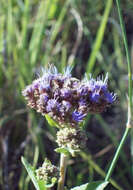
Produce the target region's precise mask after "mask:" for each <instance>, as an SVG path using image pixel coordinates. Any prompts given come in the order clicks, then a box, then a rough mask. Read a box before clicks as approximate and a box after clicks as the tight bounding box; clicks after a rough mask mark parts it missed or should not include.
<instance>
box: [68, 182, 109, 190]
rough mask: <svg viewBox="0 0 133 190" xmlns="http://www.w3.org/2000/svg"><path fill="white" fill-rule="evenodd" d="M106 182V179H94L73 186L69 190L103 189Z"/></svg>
mask: <svg viewBox="0 0 133 190" xmlns="http://www.w3.org/2000/svg"><path fill="white" fill-rule="evenodd" d="M108 183H109V182H108V181H106V182H105V181H95V182H91V183H86V184H83V185H80V186H77V187H74V188H72V189H71V190H103V189H104V188H105V187H106V186H107V185H108Z"/></svg>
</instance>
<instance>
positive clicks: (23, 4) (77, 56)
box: [0, 0, 133, 190]
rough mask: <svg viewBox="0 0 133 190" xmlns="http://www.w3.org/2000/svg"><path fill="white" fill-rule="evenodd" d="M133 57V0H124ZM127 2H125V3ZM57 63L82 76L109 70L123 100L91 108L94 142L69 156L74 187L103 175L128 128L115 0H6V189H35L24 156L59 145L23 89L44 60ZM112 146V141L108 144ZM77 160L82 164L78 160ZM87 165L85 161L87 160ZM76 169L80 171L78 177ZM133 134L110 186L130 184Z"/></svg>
mask: <svg viewBox="0 0 133 190" xmlns="http://www.w3.org/2000/svg"><path fill="white" fill-rule="evenodd" d="M121 2H122V10H123V14H124V20H125V24H126V29H127V36H128V40H129V48H130V51H131V58H132V59H133V56H132V55H133V48H132V42H131V41H132V33H133V32H132V27H133V21H132V20H133V13H132V10H133V2H132V0H128V1H124V0H123V1H121ZM125 2H126V3H125ZM49 62H50V63H53V64H55V65H56V66H57V67H58V69H59V70H60V72H61V71H62V70H63V68H64V67H65V66H66V65H68V64H71V65H73V66H74V69H73V75H74V76H76V77H78V78H81V77H82V76H83V74H84V73H85V72H86V73H87V74H89V72H91V73H92V75H93V76H97V75H99V74H101V75H102V74H103V75H104V76H105V74H106V72H108V73H109V85H110V90H113V91H115V93H117V94H118V100H117V104H116V105H114V106H113V107H112V108H109V109H108V110H107V112H105V113H103V114H102V115H101V116H100V115H96V116H94V115H90V116H89V117H88V119H87V121H86V124H85V129H86V131H87V133H88V143H87V148H86V150H85V151H84V152H83V154H81V155H80V156H78V157H77V158H76V159H75V160H74V159H70V165H69V168H68V174H67V184H68V186H69V187H71V186H74V185H80V184H81V183H82V182H87V181H88V180H89V181H92V180H94V179H99V178H103V177H104V175H105V173H104V172H106V171H107V168H108V166H109V163H110V162H111V160H112V156H113V153H114V150H115V148H116V146H117V144H118V141H119V140H120V137H121V134H122V132H123V130H124V127H125V126H124V125H125V122H126V114H127V101H126V94H127V65H126V58H125V54H124V48H123V42H122V37H121V30H120V26H119V20H118V15H117V10H116V6H115V4H113V1H112V0H103V1H102V2H101V1H100V0H95V1H91V0H84V2H83V1H81V0H77V1H76V0H62V1H61V0H45V1H44V0H40V1H39V0H24V1H23V0H7V1H5V0H1V1H0V142H1V146H0V150H1V153H2V154H1V156H0V168H1V169H0V189H2V190H4V189H6V190H8V189H14V190H17V189H19V190H28V189H32V188H33V187H32V185H31V184H30V181H29V178H28V177H27V174H26V172H25V170H24V168H23V167H22V165H21V163H20V156H21V155H23V154H24V155H25V157H27V159H28V160H29V162H31V163H33V165H34V166H36V165H37V166H38V165H39V164H41V163H42V161H43V159H44V157H46V156H47V157H48V158H49V159H51V160H52V161H53V162H54V163H56V164H58V159H59V155H57V154H56V153H54V152H53V149H54V148H55V147H56V144H55V140H54V138H55V131H56V129H55V128H51V127H49V126H48V124H47V123H46V121H45V119H44V118H42V116H40V115H39V114H37V113H35V112H34V111H31V110H29V109H27V108H26V103H25V102H24V100H23V97H22V95H21V91H22V89H23V88H24V87H25V86H26V85H28V84H30V82H31V81H32V80H33V79H35V77H36V73H37V71H38V70H39V69H40V67H43V66H45V65H47V64H48V63H49ZM108 147H109V148H108ZM77 166H78V167H77ZM83 166H84V167H83ZM75 176H76V177H75ZM131 179H132V174H131V155H130V139H128V141H127V144H126V146H125V149H124V150H123V152H122V153H121V158H120V160H119V162H118V165H117V167H116V170H115V172H114V174H113V180H114V181H113V180H112V186H110V187H109V189H114V188H115V189H126V190H131V189H132V186H133V182H132V180H131Z"/></svg>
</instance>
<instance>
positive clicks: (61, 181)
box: [57, 154, 67, 190]
mask: <svg viewBox="0 0 133 190" xmlns="http://www.w3.org/2000/svg"><path fill="white" fill-rule="evenodd" d="M66 167H67V156H66V155H64V154H61V157H60V178H59V181H58V189H57V190H64V182H65V176H66Z"/></svg>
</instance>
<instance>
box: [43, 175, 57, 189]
mask: <svg viewBox="0 0 133 190" xmlns="http://www.w3.org/2000/svg"><path fill="white" fill-rule="evenodd" d="M56 182H57V178H56V177H53V178H52V179H51V184H46V185H45V187H46V188H51V187H53V186H54V185H55V183H56Z"/></svg>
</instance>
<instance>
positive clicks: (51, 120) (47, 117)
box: [45, 114, 59, 128]
mask: <svg viewBox="0 0 133 190" xmlns="http://www.w3.org/2000/svg"><path fill="white" fill-rule="evenodd" d="M45 118H46V120H47V122H48V124H49V125H50V126H52V127H57V128H59V124H58V123H57V122H56V121H54V120H53V119H52V118H51V117H50V116H49V115H48V114H45Z"/></svg>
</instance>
